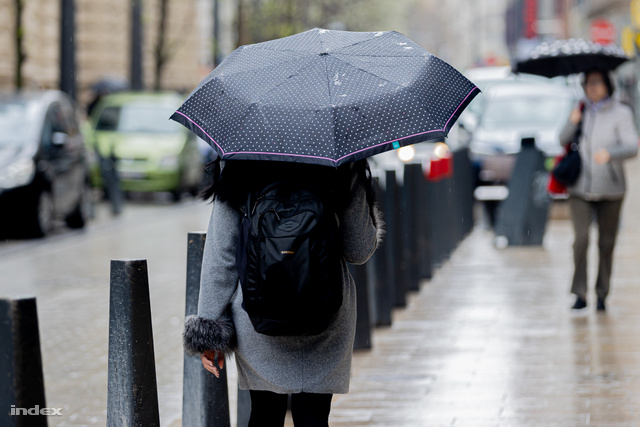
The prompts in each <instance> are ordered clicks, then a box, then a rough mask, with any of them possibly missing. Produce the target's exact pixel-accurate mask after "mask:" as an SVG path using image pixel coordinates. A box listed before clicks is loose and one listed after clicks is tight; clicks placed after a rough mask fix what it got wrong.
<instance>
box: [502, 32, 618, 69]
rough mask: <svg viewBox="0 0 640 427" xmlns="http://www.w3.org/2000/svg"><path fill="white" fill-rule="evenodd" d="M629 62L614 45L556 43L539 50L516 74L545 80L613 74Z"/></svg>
mask: <svg viewBox="0 0 640 427" xmlns="http://www.w3.org/2000/svg"><path fill="white" fill-rule="evenodd" d="M628 59H629V58H628V57H627V56H626V55H625V54H624V51H623V50H622V49H621V48H619V47H618V46H615V45H608V46H603V45H600V44H597V43H592V42H590V41H587V40H583V39H568V40H556V41H554V42H552V43H541V44H540V45H538V46H536V47H535V48H534V49H533V50H532V51H531V53H530V54H529V57H528V58H526V59H523V60H521V61H519V62H518V63H517V64H516V66H515V68H514V71H515V72H518V73H529V74H537V75H539V76H545V77H556V76H568V75H570V74H579V73H583V72H585V71H589V70H592V69H600V70H605V71H613V70H615V69H616V68H617V67H618V65H620V64H622V63H623V62H625V61H626V60H628Z"/></svg>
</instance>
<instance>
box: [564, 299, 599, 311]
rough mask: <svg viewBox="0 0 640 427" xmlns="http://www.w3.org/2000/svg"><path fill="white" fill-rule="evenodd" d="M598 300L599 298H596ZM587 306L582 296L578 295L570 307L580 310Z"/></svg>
mask: <svg viewBox="0 0 640 427" xmlns="http://www.w3.org/2000/svg"><path fill="white" fill-rule="evenodd" d="M598 302H599V300H598ZM586 306H587V301H586V300H585V299H584V298H582V297H580V296H579V297H578V298H576V302H575V304H573V307H571V308H572V309H573V310H582V309H583V308H585V307H586Z"/></svg>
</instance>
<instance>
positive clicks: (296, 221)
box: [236, 182, 342, 336]
mask: <svg viewBox="0 0 640 427" xmlns="http://www.w3.org/2000/svg"><path fill="white" fill-rule="evenodd" d="M329 200H330V198H329V197H328V195H327V194H323V193H322V192H320V191H316V190H314V189H312V188H306V187H304V186H302V185H299V186H296V185H293V184H291V183H286V182H276V183H272V184H270V185H268V186H266V187H265V188H264V189H263V190H262V191H259V192H258V193H257V194H251V195H250V196H249V198H248V200H247V204H246V207H245V210H244V217H243V219H242V222H241V225H240V239H239V242H238V246H237V254H236V262H237V267H238V273H239V277H240V285H241V287H242V295H243V303H242V307H243V308H244V309H245V311H246V312H247V314H248V315H249V318H250V319H251V322H252V323H253V327H254V329H255V330H256V331H257V332H259V333H261V334H265V335H271V336H302V335H317V334H319V333H321V332H322V331H324V330H325V329H326V328H327V326H328V325H329V323H330V322H331V321H332V319H333V318H334V316H335V314H336V312H337V311H338V309H339V308H340V306H341V305H342V277H341V267H340V255H339V253H340V252H339V250H338V247H337V241H338V240H337V236H338V232H337V231H338V225H337V219H336V216H335V211H334V209H333V207H332V205H331V203H330V202H329Z"/></svg>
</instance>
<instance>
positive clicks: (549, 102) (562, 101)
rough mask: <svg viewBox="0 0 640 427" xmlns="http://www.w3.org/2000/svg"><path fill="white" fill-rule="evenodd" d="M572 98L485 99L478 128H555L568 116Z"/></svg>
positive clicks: (541, 96) (545, 96)
mask: <svg viewBox="0 0 640 427" xmlns="http://www.w3.org/2000/svg"><path fill="white" fill-rule="evenodd" d="M573 103H574V102H573V99H571V98H569V97H559V96H548V95H544V96H543V95H540V96H531V95H528V96H508V97H496V98H493V99H491V100H487V102H486V104H485V110H484V114H483V115H482V118H481V123H482V124H481V126H482V127H483V128H485V129H487V130H492V129H504V128H513V127H520V128H521V127H532V128H555V127H559V126H562V124H564V122H566V121H567V118H568V117H569V112H570V111H571V107H572V106H573Z"/></svg>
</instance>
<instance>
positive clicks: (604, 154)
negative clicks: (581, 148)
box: [593, 148, 611, 165]
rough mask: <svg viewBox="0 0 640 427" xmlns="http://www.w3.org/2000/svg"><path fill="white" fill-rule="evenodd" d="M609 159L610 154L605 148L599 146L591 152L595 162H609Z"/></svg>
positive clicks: (600, 163) (601, 163)
mask: <svg viewBox="0 0 640 427" xmlns="http://www.w3.org/2000/svg"><path fill="white" fill-rule="evenodd" d="M609 160H611V154H609V152H608V151H607V150H606V149H605V148H601V149H600V150H598V151H596V152H595V153H593V161H594V162H596V164H599V165H604V164H607V163H609Z"/></svg>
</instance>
